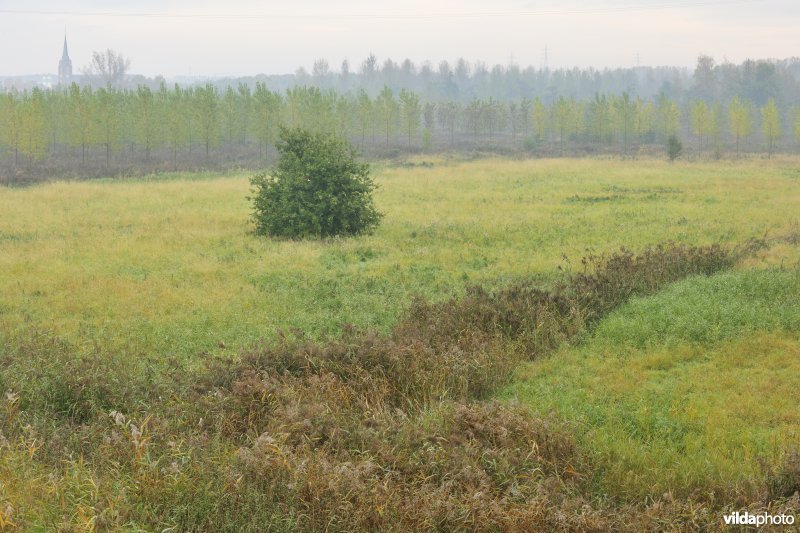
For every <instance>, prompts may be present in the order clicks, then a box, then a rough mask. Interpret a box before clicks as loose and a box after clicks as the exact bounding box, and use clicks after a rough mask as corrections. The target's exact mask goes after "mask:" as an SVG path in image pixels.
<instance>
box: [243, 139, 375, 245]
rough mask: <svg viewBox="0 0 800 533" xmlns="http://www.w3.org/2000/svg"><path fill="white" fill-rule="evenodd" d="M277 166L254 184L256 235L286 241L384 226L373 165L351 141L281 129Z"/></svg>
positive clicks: (252, 181) (352, 232) (253, 180)
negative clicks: (375, 198) (358, 153)
mask: <svg viewBox="0 0 800 533" xmlns="http://www.w3.org/2000/svg"><path fill="white" fill-rule="evenodd" d="M277 149H278V152H279V154H280V158H279V161H278V166H277V168H275V169H274V170H273V171H272V173H271V174H266V173H265V174H259V175H257V176H255V177H254V178H253V179H252V180H251V183H252V185H253V186H254V190H253V192H254V193H255V195H254V196H253V197H252V198H251V200H253V203H254V213H253V220H254V222H255V224H256V233H258V234H261V235H271V236H275V237H283V238H292V239H296V238H307V237H331V236H336V235H358V234H360V233H369V232H371V231H372V230H373V229H374V228H375V227H376V226H377V225H378V222H380V219H381V216H382V215H381V214H380V213H378V211H377V210H376V209H375V206H374V204H373V200H372V192H373V190H374V189H375V187H376V186H375V183H374V182H373V181H372V178H371V177H370V169H369V165H368V164H366V163H362V162H359V161H358V160H357V159H356V153H355V151H354V150H353V148H352V147H351V146H350V145H349V144H348V143H347V141H345V140H343V139H340V138H338V137H336V136H334V135H329V134H323V133H310V132H308V131H305V130H302V129H282V130H281V135H280V141H279V142H278V144H277Z"/></svg>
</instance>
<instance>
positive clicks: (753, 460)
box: [501, 269, 800, 505]
mask: <svg viewBox="0 0 800 533" xmlns="http://www.w3.org/2000/svg"><path fill="white" fill-rule="evenodd" d="M798 333H800V271H797V270H795V271H782V270H778V269H769V270H757V271H734V272H725V273H721V274H718V275H715V276H712V277H693V278H690V279H686V280H682V281H679V282H677V283H675V284H673V285H671V286H669V287H668V288H666V289H665V290H663V291H660V292H659V293H657V294H655V295H652V296H647V297H637V298H633V299H632V300H631V301H629V302H628V303H626V304H625V305H623V306H621V307H620V308H619V309H617V310H615V311H614V312H612V313H610V314H609V315H608V316H606V317H605V318H604V319H603V320H601V321H600V322H599V324H598V325H597V327H596V328H594V330H593V332H592V333H591V335H590V336H588V338H587V339H586V342H584V343H581V345H580V346H572V347H565V348H563V349H560V350H558V351H557V352H555V353H554V354H553V355H552V356H551V357H548V358H543V359H541V360H539V361H536V362H533V363H530V364H526V365H523V366H522V368H521V369H520V371H519V374H518V379H516V380H515V381H514V382H513V383H512V384H511V385H509V386H508V387H507V388H506V389H505V390H504V392H503V393H502V394H501V397H504V398H507V399H510V400H511V399H513V400H515V401H519V402H522V403H523V404H525V405H528V406H530V407H531V408H532V409H533V410H534V411H535V412H536V413H537V414H538V415H539V416H541V415H542V414H545V413H548V414H555V415H556V416H558V417H559V418H561V419H565V420H570V421H571V422H572V427H573V428H574V434H575V436H576V439H577V444H578V448H579V449H581V450H583V451H584V452H585V453H586V454H587V455H588V456H589V457H591V462H592V463H593V464H594V465H595V474H594V477H593V480H592V482H593V483H594V484H596V488H595V491H596V492H599V493H602V494H606V495H608V496H609V497H613V498H617V499H619V500H623V501H630V500H632V499H633V500H635V499H641V498H645V497H647V496H648V495H652V494H663V493H669V494H671V495H672V496H674V497H680V498H694V499H695V500H698V499H703V500H707V501H713V502H717V503H734V502H735V503H736V504H738V505H746V504H747V503H748V502H753V501H756V500H759V499H769V498H771V497H773V498H774V497H780V496H783V497H790V496H792V495H793V494H794V493H795V492H797V491H798V490H800V477H798V476H797V471H798V469H797V464H798V463H797V451H798V449H800V430H799V428H798V422H799V421H800V419H798V416H797V405H798V403H800V337H798ZM765 480H766V481H765Z"/></svg>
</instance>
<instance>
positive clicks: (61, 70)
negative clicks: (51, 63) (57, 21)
mask: <svg viewBox="0 0 800 533" xmlns="http://www.w3.org/2000/svg"><path fill="white" fill-rule="evenodd" d="M71 82H72V60H71V59H70V58H69V52H68V51H67V32H66V31H65V32H64V51H63V52H62V53H61V61H59V62H58V84H59V85H61V86H62V87H66V86H67V85H69V84H70V83H71Z"/></svg>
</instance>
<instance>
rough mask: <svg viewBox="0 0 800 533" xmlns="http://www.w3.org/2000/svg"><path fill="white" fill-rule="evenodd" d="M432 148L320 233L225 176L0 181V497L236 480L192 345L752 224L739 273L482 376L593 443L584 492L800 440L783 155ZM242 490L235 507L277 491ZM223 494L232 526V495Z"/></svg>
mask: <svg viewBox="0 0 800 533" xmlns="http://www.w3.org/2000/svg"><path fill="white" fill-rule="evenodd" d="M419 162H420V160H417V161H416V163H419ZM433 163H434V164H433V166H428V165H425V166H422V165H406V166H392V165H390V164H382V165H379V166H378V167H377V168H376V179H377V182H378V183H379V185H380V189H379V191H378V198H377V205H378V207H379V209H380V210H381V211H383V212H385V213H386V218H385V220H384V222H383V224H382V225H381V226H380V228H379V229H378V231H377V232H376V233H375V234H374V235H370V236H364V237H359V238H353V239H341V240H339V239H334V240H327V241H303V242H293V241H276V240H270V239H267V238H263V237H257V236H255V235H253V234H252V231H251V230H252V226H251V224H250V222H249V220H248V217H249V214H250V205H249V202H248V200H247V198H246V197H247V195H248V191H249V184H248V176H247V175H243V174H238V175H230V176H210V175H204V176H193V175H172V176H166V177H152V178H148V179H139V180H116V181H115V180H109V181H91V182H88V181H86V182H55V183H49V184H43V185H38V186H35V187H30V188H24V189H9V188H0V213H2V215H0V270H2V272H3V275H2V276H0V363H4V364H5V363H8V364H7V365H5V366H4V368H5V370H4V371H3V370H0V385H2V389H3V390H0V394H2V393H5V392H7V389H8V388H9V387H10V388H12V389H14V390H15V391H16V392H18V393H20V394H19V396H15V395H14V394H12V395H10V396H5V398H0V513H3V514H2V515H0V518H2V519H3V520H6V519H9V516H10V517H11V518H10V519H11V520H13V521H15V522H18V523H20V524H23V525H24V526H25V527H32V528H33V529H36V528H37V527H39V528H40V529H43V530H44V529H48V528H50V529H52V528H53V527H54V525H57V524H61V525H62V526H63V527H64V528H66V527H67V526H70V527H74V528H75V529H78V530H82V529H91V528H95V529H102V528H103V527H114V525H116V526H118V527H122V526H121V524H125V527H127V528H129V529H136V528H137V527H138V528H140V529H148V528H150V529H155V526H154V524H155V523H151V522H148V521H147V520H150V519H153V518H152V517H157V518H158V520H162V521H163V522H158V525H160V526H163V527H168V526H169V525H170V524H179V523H184V524H186V523H193V522H192V521H191V520H190V518H191V519H194V518H196V519H197V520H198V522H197V523H200V524H202V523H206V522H205V521H204V516H203V515H204V513H208V514H213V512H212V511H211V510H212V509H219V508H225V501H228V500H224V501H223V496H221V495H228V494H231V493H235V492H236V490H238V489H237V487H239V485H238V484H239V482H240V479H241V478H237V475H238V470H236V468H238V466H237V465H238V463H237V462H236V461H237V460H236V450H237V448H239V447H240V446H242V445H248V444H250V442H249V441H247V440H246V438H245V437H244V436H242V438H241V439H239V440H237V439H234V438H229V437H224V436H220V435H216V434H215V433H214V430H213V427H214V424H215V423H216V422H215V421H208V420H207V419H206V420H205V422H204V421H203V419H202V418H201V419H200V420H197V419H196V418H197V417H196V416H195V414H193V413H194V410H193V408H196V407H197V406H193V405H187V402H190V401H192V400H189V399H188V398H194V399H195V400H197V399H198V398H202V397H201V396H198V395H199V394H200V393H197V392H195V391H194V389H193V386H194V383H192V382H191V379H192V376H194V374H192V373H191V372H189V370H190V369H191V367H192V365H193V363H194V362H195V361H200V360H205V359H207V358H208V356H209V354H210V355H211V356H224V355H229V356H235V355H236V354H237V353H238V349H239V348H241V347H244V346H247V345H249V344H250V343H252V342H253V341H255V340H256V339H258V338H261V337H267V338H273V337H274V336H275V334H276V332H277V331H278V330H280V329H289V328H295V327H297V328H301V329H303V330H305V331H306V332H307V333H308V334H309V335H310V336H312V337H322V336H325V335H336V334H338V332H339V328H340V325H341V324H343V323H353V324H356V325H358V326H362V327H376V328H378V329H382V330H387V329H389V328H390V326H391V325H392V324H393V322H394V321H395V320H396V319H397V317H398V316H399V315H400V313H401V312H402V311H403V309H404V308H405V307H406V306H407V304H408V303H409V302H410V301H411V298H412V296H413V295H415V294H419V295H422V296H424V297H426V298H429V299H433V300H438V299H443V298H446V297H448V296H450V295H452V294H453V293H454V292H456V293H457V292H460V291H462V290H463V289H464V287H465V286H466V285H468V284H470V283H476V284H481V285H488V286H493V285H503V284H505V283H506V282H508V281H509V280H511V279H514V278H520V277H528V276H533V277H535V278H537V279H539V280H541V282H542V283H543V284H546V283H547V282H548V281H549V280H551V279H554V278H555V277H556V276H558V275H559V274H558V271H557V267H558V266H560V265H563V264H564V257H565V256H566V257H567V258H568V259H569V260H571V261H572V264H571V265H569V264H568V268H572V269H580V268H581V265H580V264H578V263H577V260H578V259H579V258H580V257H581V256H583V255H585V253H586V249H587V248H589V249H592V250H594V251H596V252H603V251H612V250H614V249H617V248H619V247H620V246H623V245H624V246H626V247H629V248H632V249H638V248H641V247H644V246H646V245H649V244H656V243H660V242H664V241H668V240H675V241H679V242H683V243H687V244H708V243H715V242H722V243H730V244H734V243H740V242H742V241H744V240H745V239H747V238H749V237H753V236H762V235H764V234H765V233H766V234H767V235H768V236H770V238H771V247H770V248H769V249H768V250H765V251H762V252H760V254H759V255H758V256H756V257H754V258H751V259H749V260H748V261H747V262H746V263H745V264H744V265H742V268H741V269H740V270H738V271H736V272H732V273H726V274H723V275H720V276H714V277H710V278H695V279H689V280H686V281H684V282H681V283H679V284H677V285H674V286H672V287H669V288H668V289H667V290H666V291H664V292H663V293H661V294H658V295H655V296H653V297H650V298H641V299H636V300H634V301H631V302H629V304H628V305H626V306H624V307H623V308H621V309H619V310H618V311H617V312H615V313H612V314H611V315H610V316H607V317H605V319H604V320H602V321H601V322H600V323H599V324H597V327H596V328H595V329H594V330H593V331H592V332H591V333H590V334H587V336H586V338H584V339H582V341H581V343H579V344H577V345H575V346H571V347H570V346H567V347H563V348H562V349H560V350H559V351H558V352H557V353H555V354H553V355H552V356H550V357H547V358H544V359H542V360H539V361H534V362H532V363H530V364H527V365H525V366H524V367H523V368H521V369H520V370H519V373H518V375H517V378H518V379H517V380H516V382H515V383H514V384H512V385H510V386H509V387H508V388H507V389H505V390H504V391H502V392H501V394H500V396H501V397H502V398H505V399H512V398H516V399H518V400H520V401H522V402H524V403H525V404H526V405H528V406H530V407H531V408H532V409H533V410H534V411H535V412H538V413H541V414H544V415H547V416H549V415H551V414H555V415H556V416H557V417H558V418H559V419H561V420H562V421H564V422H565V423H566V424H567V427H568V428H571V429H572V430H573V431H574V433H575V435H576V436H577V441H578V444H579V453H580V456H581V457H584V458H586V459H587V461H589V462H591V464H592V465H594V466H593V468H587V469H582V468H580V467H581V466H582V465H576V466H577V467H578V471H580V472H584V471H586V472H592V473H593V474H592V475H594V476H595V477H594V478H593V479H589V480H586V481H588V482H589V483H588V485H587V486H588V487H589V488H590V489H591V493H590V494H588V497H596V498H597V499H598V500H599V501H603V500H605V499H606V498H607V497H611V498H610V499H611V500H618V501H622V502H626V503H633V504H639V503H641V502H643V501H650V502H652V501H653V499H654V498H659V497H660V496H661V494H663V493H664V492H672V493H674V494H676V495H678V496H681V495H682V496H686V497H687V498H689V500H687V501H689V503H690V506H693V505H694V502H696V501H708V500H713V501H715V502H717V503H721V504H722V505H731V504H732V503H735V504H736V505H739V504H744V503H749V502H750V501H752V500H747V498H750V497H754V496H753V494H754V493H755V492H757V491H758V490H759V489H758V487H759V486H761V485H762V483H761V482H762V481H763V479H764V476H765V474H764V472H763V471H762V467H761V464H762V463H764V464H766V465H767V466H768V467H773V468H777V465H778V464H780V462H781V460H782V456H781V454H782V453H783V452H784V451H786V450H790V449H791V448H792V447H793V446H797V445H800V434H799V432H798V422H800V420H799V419H798V417H797V413H796V406H797V404H798V400H800V393H798V392H797V391H799V390H800V380H799V379H800V378H798V376H800V372H798V371H800V341H798V331H799V330H800V310H798V302H800V291H799V290H798V289H799V288H800V280H798V278H797V274H796V271H795V270H794V268H795V265H797V263H798V261H799V260H800V247H798V246H797V244H798V240H800V229H799V226H798V220H797V218H798V215H797V207H798V205H800V170H799V169H800V160H798V159H796V158H795V159H790V158H787V159H774V160H769V161H768V160H747V161H723V162H717V163H680V164H674V165H670V164H667V163H665V162H662V161H658V160H626V161H619V160H588V159H587V160H568V159H559V160H526V161H522V160H506V159H485V160H477V161H457V160H448V159H443V158H436V159H434V160H433ZM31 332H45V333H44V334H41V335H33V336H32V334H31ZM53 337H60V338H62V339H65V340H66V342H65V343H63V344H60V343H56V342H53V341H52V338H53ZM34 355H35V357H34ZM98 355H100V356H105V355H108V356H109V357H108V359H101V358H98ZM143 355H146V357H141V356H143ZM26 357H30V358H31V360H34V361H37V362H38V363H37V364H41V366H42V368H35V365H31V364H28V363H27V359H25V358H26ZM73 362H74V363H73ZM106 362H109V363H111V364H109V365H106V364H105V363H106ZM160 362H163V364H160ZM173 363H175V364H174V365H173ZM187 367H189V368H187ZM198 367H202V365H198ZM67 375H68V376H67ZM197 375H199V376H205V375H206V374H204V373H203V372H197ZM65 376H66V377H68V378H69V379H65ZM186 376H188V378H187V377H186ZM28 381H31V382H30V383H29V382H28ZM64 382H66V383H64ZM84 384H85V385H86V386H85V387H83V385H84ZM262 400H263V398H262ZM111 409H114V410H124V412H125V416H126V417H128V419H127V420H128V421H127V422H124V423H120V422H119V421H118V420H117V419H116V418H113V417H110V416H108V412H109V411H110V410H111ZM201 412H203V411H201ZM29 423H33V426H30V425H27V424H29ZM148 424H149V425H148ZM204 424H205V425H204ZM134 427H135V428H136V432H134V431H133V428H134ZM140 430H141V431H140ZM3 432H6V435H7V436H10V437H11V438H9V439H8V442H4V440H3V439H4V438H5V437H4V435H3ZM209 434H210V435H211V438H209V436H208V435H209ZM151 436H152V437H153V438H152V440H150V439H151ZM248 438H249V437H248ZM87 443H89V444H87ZM151 454H152V455H151ZM234 473H236V474H237V475H233V474H234ZM206 493H207V494H206ZM248 494H250V493H248ZM710 494H713V495H712V496H709V495H710ZM185 495H191V496H192V498H194V499H191V500H187V501H186V503H185V504H184V503H183V502H184V499H185V498H184V496H185ZM250 496H252V501H251V503H252V505H253V507H248V508H247V509H255V510H256V511H257V512H259V513H264V514H265V516H266V515H269V514H270V513H275V512H276V510H275V509H274V508H270V507H269V506H264V505H263V504H262V503H261V502H262V501H263V498H264V495H263V494H262V493H260V492H257V491H256V492H252V494H250ZM250 496H248V497H250ZM242 498H244V497H242ZM743 498H744V499H743ZM734 500H735V501H734ZM237 501H240V502H241V501H245V499H240V500H237ZM247 501H250V500H247ZM170 502H171V503H170ZM176 502H181V504H180V505H185V509H184V508H182V510H181V512H177V511H176V512H174V513H173V511H174V509H172V508H171V507H170V506H171V505H172V506H175V505H176ZM159 506H165V507H166V508H165V509H161V508H159ZM290 510H291V509H290ZM9 512H12V514H11V515H9V514H8V513H9ZM229 512H230V516H229V517H227V518H226V519H229V520H230V523H231V524H232V525H231V530H235V529H236V528H235V526H236V525H238V524H239V522H237V520H238V519H240V518H241V517H242V515H246V514H247V511H240V510H237V508H235V507H231V508H230V509H229ZM181 513H184V514H186V515H187V516H188V517H189V518H187V517H186V516H184V515H183V514H181ZM268 518H269V517H267V518H265V520H267V519H268ZM273 518H274V519H275V520H278V519H279V520H281V521H291V519H292V516H291V513H289V514H287V515H286V516H283V515H282V514H280V513H278V514H277V515H275V517H273ZM182 521H183V522H182ZM265 523H266V522H265ZM104 524H105V525H104ZM676 527H677V526H676Z"/></svg>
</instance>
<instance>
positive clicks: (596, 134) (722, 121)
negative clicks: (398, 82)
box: [0, 83, 800, 177]
mask: <svg viewBox="0 0 800 533" xmlns="http://www.w3.org/2000/svg"><path fill="white" fill-rule="evenodd" d="M281 125H286V126H289V127H303V128H305V129H308V130H310V131H312V132H315V131H318V132H333V133H336V134H338V135H341V136H343V137H345V138H347V139H349V140H350V141H351V142H352V143H354V144H355V145H356V146H358V147H359V148H360V149H361V150H362V151H363V152H365V153H367V154H371V155H377V156H391V155H394V154H397V153H401V152H417V151H433V150H451V149H452V150H460V149H467V150H475V149H479V150H493V151H500V152H511V151H522V150H524V151H528V152H531V153H533V154H538V155H553V156H558V155H570V154H576V153H617V154H621V155H635V154H637V153H639V151H640V150H642V149H648V148H653V149H655V147H663V145H664V144H665V143H666V140H667V138H669V137H670V136H677V137H678V138H680V139H681V140H682V141H683V143H684V144H685V145H686V150H685V152H686V153H688V154H691V155H692V156H700V157H712V156H713V157H720V156H722V155H723V154H724V153H730V154H741V153H742V152H764V153H767V154H770V155H771V154H773V153H774V152H776V151H796V150H797V146H798V143H800V107H798V106H788V107H787V106H784V107H781V106H779V105H778V104H777V103H776V101H775V99H772V98H770V99H768V100H767V101H766V102H764V103H763V104H761V105H759V104H757V103H755V102H753V101H751V100H750V99H748V98H745V97H740V96H734V97H733V98H731V99H729V100H727V101H712V102H708V101H707V100H705V99H702V98H695V99H692V100H689V101H687V102H685V103H679V102H678V101H676V100H674V99H671V98H669V97H668V96H666V95H665V94H661V95H659V96H658V97H656V98H653V99H644V98H641V97H635V96H631V95H630V94H629V93H627V92H623V93H621V94H596V95H595V96H594V97H593V98H591V99H588V100H578V99H576V98H572V97H564V96H558V97H556V98H554V99H553V100H552V101H551V102H546V101H545V100H543V99H541V98H539V97H534V98H522V99H519V100H499V99H495V98H493V97H489V98H473V99H472V100H470V101H468V102H460V101H457V100H438V101H430V100H428V101H426V100H424V99H423V98H422V97H421V96H420V95H419V94H418V93H416V92H414V91H411V90H407V89H401V90H399V91H394V90H392V89H391V88H390V87H389V86H387V85H385V86H384V87H383V88H382V89H381V91H379V92H378V93H377V94H376V95H375V96H370V95H369V93H368V92H367V91H366V90H364V89H360V90H358V91H351V92H346V93H343V92H338V91H335V90H332V89H328V90H323V89H320V88H318V87H315V86H296V87H292V88H289V89H287V90H286V91H284V92H277V91H272V90H270V89H269V88H267V86H266V85H265V84H263V83H257V84H256V86H255V88H254V89H252V90H251V88H250V86H249V85H247V84H244V83H240V84H239V85H238V86H235V87H233V86H228V87H226V88H225V89H224V90H219V89H218V88H217V87H216V86H214V85H212V84H207V85H203V86H198V87H181V86H178V85H175V86H173V87H168V86H167V85H166V84H161V86H160V87H159V88H158V89H157V90H152V89H151V88H149V87H148V86H144V85H142V86H139V87H137V88H136V89H114V88H111V87H104V88H100V89H93V88H91V87H89V86H83V87H81V86H78V85H77V84H72V85H71V86H69V87H68V88H66V89H63V90H62V89H49V90H43V89H33V90H31V91H22V92H7V93H2V94H0V169H1V170H2V172H3V174H4V175H6V176H9V175H19V176H34V177H35V176H37V175H38V174H44V173H50V174H53V173H54V174H55V175H59V174H60V173H64V174H69V173H74V174H75V175H101V174H107V173H110V172H114V173H116V172H125V171H126V169H127V170H128V171H136V170H137V169H138V170H142V171H150V170H177V169H195V168H219V167H230V166H237V165H238V166H244V167H248V168H254V167H259V166H263V165H264V164H266V163H268V162H269V160H270V158H271V157H272V155H273V152H274V143H275V140H276V138H277V135H278V132H279V127H280V126H281ZM651 151H652V150H651Z"/></svg>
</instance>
